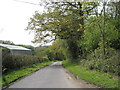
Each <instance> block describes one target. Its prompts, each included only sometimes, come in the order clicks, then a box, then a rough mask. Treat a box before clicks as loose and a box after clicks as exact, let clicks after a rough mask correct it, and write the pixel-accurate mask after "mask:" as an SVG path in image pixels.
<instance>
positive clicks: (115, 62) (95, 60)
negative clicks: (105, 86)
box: [80, 48, 120, 76]
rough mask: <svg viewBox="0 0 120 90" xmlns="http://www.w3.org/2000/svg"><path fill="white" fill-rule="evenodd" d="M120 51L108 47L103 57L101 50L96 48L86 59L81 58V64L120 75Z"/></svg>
mask: <svg viewBox="0 0 120 90" xmlns="http://www.w3.org/2000/svg"><path fill="white" fill-rule="evenodd" d="M118 57H120V52H119V51H115V50H114V49H111V48H109V49H106V56H105V59H104V60H103V59H102V55H101V50H100V49H96V50H95V51H94V52H93V53H92V54H90V55H89V56H88V57H87V58H86V59H84V60H81V61H80V64H81V65H83V66H86V67H87V68H88V69H90V70H92V69H95V70H98V71H103V72H106V73H107V72H111V73H114V74H116V75H118V76H120V70H119V66H120V60H119V59H118Z"/></svg>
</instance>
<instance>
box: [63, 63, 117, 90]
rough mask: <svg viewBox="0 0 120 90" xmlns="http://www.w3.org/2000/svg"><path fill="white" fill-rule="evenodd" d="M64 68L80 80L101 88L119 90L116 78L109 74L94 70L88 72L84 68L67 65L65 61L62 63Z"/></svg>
mask: <svg viewBox="0 0 120 90" xmlns="http://www.w3.org/2000/svg"><path fill="white" fill-rule="evenodd" d="M63 65H64V66H65V68H67V69H68V70H69V71H70V72H72V73H73V74H74V75H75V76H78V77H79V78H81V79H84V80H86V81H88V82H90V83H93V84H95V85H97V86H100V87H102V88H112V89H116V90H117V89H119V85H118V81H119V80H118V78H116V76H115V75H113V74H111V73H103V72H98V71H95V70H89V69H87V68H86V67H84V66H81V65H75V64H71V63H68V62H67V61H64V62H63Z"/></svg>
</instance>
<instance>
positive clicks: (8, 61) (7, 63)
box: [2, 54, 48, 70]
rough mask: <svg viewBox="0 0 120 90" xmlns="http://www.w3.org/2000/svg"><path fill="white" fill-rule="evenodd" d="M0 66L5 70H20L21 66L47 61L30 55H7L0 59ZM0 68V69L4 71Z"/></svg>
mask: <svg viewBox="0 0 120 90" xmlns="http://www.w3.org/2000/svg"><path fill="white" fill-rule="evenodd" d="M2 60H3V61H2V66H3V67H4V68H5V69H6V70H10V69H15V68H21V67H23V66H30V65H32V64H36V63H40V62H44V61H48V59H46V58H40V57H36V56H30V55H11V54H7V55H5V56H4V57H3V59H2ZM4 68H2V69H4Z"/></svg>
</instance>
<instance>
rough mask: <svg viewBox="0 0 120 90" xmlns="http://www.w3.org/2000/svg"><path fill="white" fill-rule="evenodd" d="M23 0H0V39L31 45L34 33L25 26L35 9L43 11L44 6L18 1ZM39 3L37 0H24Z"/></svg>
mask: <svg viewBox="0 0 120 90" xmlns="http://www.w3.org/2000/svg"><path fill="white" fill-rule="evenodd" d="M20 1H23V0H0V40H10V41H12V42H13V43H15V44H24V45H33V46H35V44H33V43H32V42H31V41H32V40H33V39H34V33H29V31H26V30H25V28H26V27H27V24H28V22H29V19H30V17H32V15H33V14H34V12H35V11H39V12H41V13H42V12H43V10H44V7H42V6H39V5H33V4H29V3H23V2H20ZM24 1H25V2H30V3H35V4H39V0H24Z"/></svg>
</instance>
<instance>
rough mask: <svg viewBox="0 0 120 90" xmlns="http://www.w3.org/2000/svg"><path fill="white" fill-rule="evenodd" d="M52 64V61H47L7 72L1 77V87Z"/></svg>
mask: <svg viewBox="0 0 120 90" xmlns="http://www.w3.org/2000/svg"><path fill="white" fill-rule="evenodd" d="M50 64H52V61H48V62H42V63H38V64H34V65H32V66H28V67H22V68H20V69H16V70H12V71H9V72H7V73H6V74H3V75H2V78H3V80H2V86H6V85H8V84H9V83H11V82H13V81H15V80H17V79H19V78H21V77H23V76H26V75H28V74H30V73H32V72H34V71H37V70H39V69H40V68H42V67H44V66H46V65H50Z"/></svg>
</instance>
